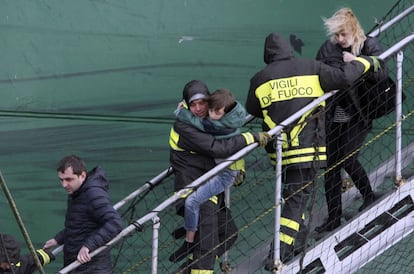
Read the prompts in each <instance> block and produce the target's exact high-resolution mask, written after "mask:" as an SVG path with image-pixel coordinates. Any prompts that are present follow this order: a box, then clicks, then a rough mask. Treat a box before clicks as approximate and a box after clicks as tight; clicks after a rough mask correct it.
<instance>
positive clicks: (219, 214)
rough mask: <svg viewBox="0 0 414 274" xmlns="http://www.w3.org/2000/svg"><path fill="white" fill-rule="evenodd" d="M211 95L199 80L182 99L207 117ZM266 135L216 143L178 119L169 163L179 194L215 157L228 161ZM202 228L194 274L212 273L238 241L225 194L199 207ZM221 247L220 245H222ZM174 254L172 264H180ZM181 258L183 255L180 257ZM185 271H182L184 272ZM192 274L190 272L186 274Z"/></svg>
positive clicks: (247, 135) (188, 86)
mask: <svg viewBox="0 0 414 274" xmlns="http://www.w3.org/2000/svg"><path fill="white" fill-rule="evenodd" d="M209 95H210V93H209V91H208V88H207V86H206V84H204V83H203V82H202V81H199V80H193V81H190V82H188V83H187V84H186V85H185V87H184V90H183V99H184V101H185V103H186V105H187V107H188V108H189V109H190V111H191V112H192V113H193V115H195V116H198V117H202V118H204V117H206V116H207V115H208V103H207V99H208V97H209ZM269 139H270V136H269V135H268V134H267V133H250V132H246V133H242V134H240V135H236V136H233V137H230V138H227V139H221V140H217V139H216V138H215V137H214V136H213V135H211V134H209V133H205V132H202V131H199V130H198V129H197V128H196V127H194V126H192V125H188V124H186V123H184V122H181V121H179V120H176V121H175V123H174V125H173V127H172V129H171V132H170V141H169V143H170V163H171V166H172V167H173V172H174V175H175V185H174V188H175V190H176V191H178V190H180V189H183V188H185V187H186V186H187V185H188V184H190V183H192V182H193V181H194V180H196V179H197V178H198V177H200V176H201V175H203V174H204V173H206V172H207V171H209V170H210V169H212V168H213V167H214V166H215V165H216V162H215V160H214V159H215V158H227V157H229V156H231V155H232V154H234V153H236V152H237V151H239V150H240V149H242V148H243V147H245V146H247V145H249V144H252V143H254V142H259V143H261V144H262V145H264V144H265V143H267V141H268V140H269ZM176 209H177V214H178V215H181V216H183V214H184V200H180V201H178V203H177V206H176ZM199 219H200V221H199V227H198V231H197V234H196V239H195V243H196V244H195V247H194V248H193V250H191V252H192V253H193V262H194V263H192V265H191V273H205V274H208V273H213V270H214V263H215V260H216V256H221V255H222V254H223V253H224V251H225V250H227V249H229V248H230V247H231V246H232V245H233V243H234V242H235V241H236V238H237V227H236V224H235V223H234V221H233V219H232V217H231V214H230V210H229V209H226V207H225V204H224V193H221V194H219V195H217V196H213V197H211V198H210V199H209V200H208V201H207V202H205V203H203V204H202V205H201V206H200V217H199ZM220 244H221V245H220ZM175 254H176V255H178V254H177V252H175V253H174V254H173V255H172V256H171V257H170V260H171V261H174V262H176V261H178V260H179V259H176V258H175V257H176V256H175ZM177 257H182V256H177ZM181 271H182V270H181ZM181 271H180V273H190V270H189V269H186V270H185V271H187V272H181Z"/></svg>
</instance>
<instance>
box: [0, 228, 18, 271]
mask: <svg viewBox="0 0 414 274" xmlns="http://www.w3.org/2000/svg"><path fill="white" fill-rule="evenodd" d="M5 252H6V253H7V254H6V253H5ZM6 255H7V256H6ZM7 258H9V260H10V261H9V263H14V264H15V263H17V262H18V261H19V260H20V244H19V242H18V241H17V240H16V238H14V237H13V236H11V235H9V234H0V262H7V261H8V260H7Z"/></svg>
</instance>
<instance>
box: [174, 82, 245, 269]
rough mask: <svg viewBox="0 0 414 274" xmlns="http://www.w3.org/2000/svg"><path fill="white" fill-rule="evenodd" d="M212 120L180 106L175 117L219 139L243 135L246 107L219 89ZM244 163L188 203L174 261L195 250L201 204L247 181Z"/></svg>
mask: <svg viewBox="0 0 414 274" xmlns="http://www.w3.org/2000/svg"><path fill="white" fill-rule="evenodd" d="M208 106H209V117H207V118H200V117H196V116H194V115H192V113H191V112H190V111H189V110H188V109H186V108H184V107H183V103H180V104H179V105H178V108H177V110H176V111H175V114H176V116H177V119H178V120H180V121H182V122H184V123H187V124H190V125H193V126H194V127H196V128H197V129H199V130H201V131H203V132H206V133H210V134H212V135H214V136H215V138H216V139H222V138H228V137H231V136H234V135H237V134H240V127H241V126H242V125H243V124H244V122H245V118H246V115H247V112H246V110H245V109H244V107H243V106H242V105H241V104H240V103H238V102H237V101H236V100H235V97H234V95H233V94H232V93H231V92H230V91H229V90H227V89H218V90H216V91H215V92H214V93H213V94H212V95H211V96H210V98H209V99H208ZM244 174H245V172H244V160H243V159H240V160H238V161H237V162H235V163H233V164H232V165H231V166H229V167H228V168H225V169H223V170H222V171H221V172H220V173H218V174H217V175H216V176H214V177H212V178H211V179H209V180H208V181H207V182H206V183H204V184H203V185H201V186H199V187H198V188H197V190H195V192H194V193H192V194H191V195H189V196H188V197H187V198H186V200H185V210H184V221H185V225H184V228H185V230H186V236H185V242H184V244H183V246H181V247H180V248H179V249H178V250H177V251H176V252H174V254H173V255H171V256H170V261H173V262H177V261H179V260H181V259H183V258H184V257H185V256H186V255H187V254H188V253H189V252H190V251H191V250H192V249H193V248H194V238H195V234H196V231H197V226H198V219H199V210H200V205H201V204H202V203H203V202H205V201H207V200H208V199H209V198H210V197H212V196H214V195H217V194H219V193H221V192H223V191H224V190H225V189H226V188H228V187H230V186H231V184H233V183H234V182H235V180H236V178H237V184H239V183H241V181H242V180H243V179H244Z"/></svg>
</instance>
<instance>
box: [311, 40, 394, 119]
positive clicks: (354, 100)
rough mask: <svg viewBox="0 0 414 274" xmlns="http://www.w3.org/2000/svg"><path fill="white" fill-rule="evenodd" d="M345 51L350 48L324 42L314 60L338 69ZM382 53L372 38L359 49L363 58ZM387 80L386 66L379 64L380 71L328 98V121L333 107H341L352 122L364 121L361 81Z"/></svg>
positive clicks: (379, 46) (378, 44)
mask: <svg viewBox="0 0 414 274" xmlns="http://www.w3.org/2000/svg"><path fill="white" fill-rule="evenodd" d="M343 51H347V52H351V49H350V48H347V49H343V48H341V46H339V45H338V44H335V43H333V42H331V41H330V40H327V41H325V42H324V43H323V44H322V46H321V47H320V48H319V51H318V53H317V55H316V59H317V60H320V61H322V62H323V63H325V64H327V65H330V66H333V67H336V68H339V67H341V66H342V65H343V63H344V62H343V59H342V52H343ZM382 52H383V49H382V47H381V44H380V43H379V41H378V40H377V39H376V38H374V37H369V36H368V37H367V39H366V40H365V42H364V45H363V48H362V49H361V55H364V56H379V55H380V54H381V53H382ZM387 78H388V69H387V66H385V65H384V64H381V69H380V70H379V71H378V72H373V71H369V72H368V73H366V74H365V75H364V77H363V78H362V79H361V81H359V82H358V83H354V85H353V86H352V87H350V88H348V89H347V90H345V91H344V92H341V93H338V94H336V95H335V96H334V97H333V98H330V99H329V101H328V103H329V110H328V115H329V116H328V119H331V118H332V117H333V115H334V114H333V111H334V110H335V106H336V105H339V106H341V107H342V108H343V109H344V110H345V111H346V112H347V113H348V114H350V115H351V117H352V120H353V121H356V120H361V119H364V120H366V119H367V117H361V116H362V115H363V114H362V113H363V112H362V109H361V108H362V106H361V102H360V99H361V97H362V96H363V94H364V93H365V92H366V85H363V84H362V81H369V82H371V83H378V82H380V81H383V80H384V79H387ZM367 122H368V123H369V125H368V126H371V123H370V122H371V121H367Z"/></svg>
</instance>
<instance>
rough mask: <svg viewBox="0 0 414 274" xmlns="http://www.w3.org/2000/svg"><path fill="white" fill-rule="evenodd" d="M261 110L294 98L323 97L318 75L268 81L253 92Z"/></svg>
mask: <svg viewBox="0 0 414 274" xmlns="http://www.w3.org/2000/svg"><path fill="white" fill-rule="evenodd" d="M255 94H256V97H257V99H258V100H259V102H260V106H261V108H262V109H263V108H266V107H268V106H270V105H271V104H272V103H274V102H281V101H286V100H291V99H295V98H317V97H320V96H322V95H323V90H322V88H321V85H320V83H319V75H303V76H293V77H288V78H280V79H274V80H270V81H268V82H266V83H264V84H262V85H260V86H259V87H258V88H257V89H256V91H255Z"/></svg>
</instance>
